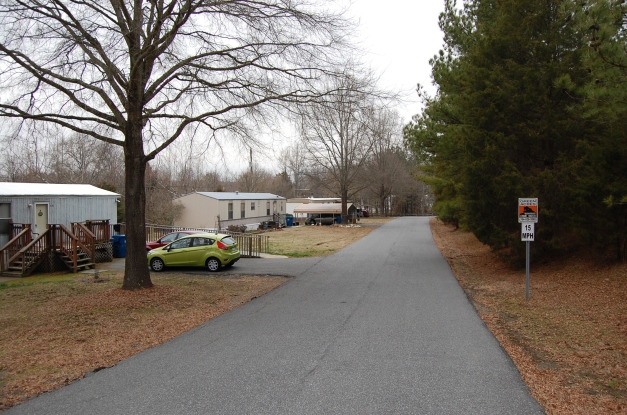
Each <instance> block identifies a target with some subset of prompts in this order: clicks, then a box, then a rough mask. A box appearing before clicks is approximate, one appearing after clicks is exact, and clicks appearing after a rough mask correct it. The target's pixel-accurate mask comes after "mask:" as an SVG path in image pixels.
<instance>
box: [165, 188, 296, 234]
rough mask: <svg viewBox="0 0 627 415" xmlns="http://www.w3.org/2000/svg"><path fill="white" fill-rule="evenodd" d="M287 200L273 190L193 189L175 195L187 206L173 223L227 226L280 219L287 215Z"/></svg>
mask: <svg viewBox="0 0 627 415" xmlns="http://www.w3.org/2000/svg"><path fill="white" fill-rule="evenodd" d="M286 200H287V199H285V198H284V197H281V196H278V195H275V194H272V193H243V192H194V193H190V194H188V195H185V196H181V197H179V198H178V199H175V202H176V203H180V204H181V205H183V207H184V209H183V212H182V214H181V217H180V218H178V219H177V220H176V221H175V223H174V225H175V226H184V227H195V228H210V229H215V228H221V229H225V228H227V227H228V226H229V225H253V224H254V225H259V224H260V223H261V222H264V221H271V220H275V221H277V222H279V221H282V220H284V219H285V209H286Z"/></svg>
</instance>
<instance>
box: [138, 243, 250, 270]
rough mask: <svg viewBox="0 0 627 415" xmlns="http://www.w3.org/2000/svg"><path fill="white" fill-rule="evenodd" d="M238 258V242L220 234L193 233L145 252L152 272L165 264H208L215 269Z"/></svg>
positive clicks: (205, 265) (184, 265) (167, 265)
mask: <svg viewBox="0 0 627 415" xmlns="http://www.w3.org/2000/svg"><path fill="white" fill-rule="evenodd" d="M239 258H240V253H239V249H238V246H237V242H236V241H235V239H233V238H232V237H231V236H230V235H225V234H222V233H195V234H193V235H187V236H184V237H182V238H181V239H177V240H176V241H174V242H171V243H169V244H168V245H166V246H163V247H161V248H157V249H153V250H151V251H149V252H148V266H149V267H150V269H152V270H153V271H156V272H159V271H163V270H164V269H165V267H207V269H209V271H211V272H216V271H218V270H219V269H220V268H221V267H223V266H224V267H230V266H231V265H233V264H234V263H235V262H237V261H238V260H239Z"/></svg>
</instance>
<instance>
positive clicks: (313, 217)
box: [305, 213, 341, 225]
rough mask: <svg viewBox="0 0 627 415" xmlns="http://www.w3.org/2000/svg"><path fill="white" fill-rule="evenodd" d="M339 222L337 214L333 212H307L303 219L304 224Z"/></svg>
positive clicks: (331, 223)
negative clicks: (305, 217)
mask: <svg viewBox="0 0 627 415" xmlns="http://www.w3.org/2000/svg"><path fill="white" fill-rule="evenodd" d="M338 222H341V219H340V216H339V215H334V214H333V213H319V214H309V215H307V219H306V220H305V225H333V224H334V223H338Z"/></svg>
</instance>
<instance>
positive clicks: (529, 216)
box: [518, 198, 538, 223]
mask: <svg viewBox="0 0 627 415" xmlns="http://www.w3.org/2000/svg"><path fill="white" fill-rule="evenodd" d="M518 222H520V223H523V222H533V223H537V222H538V199H537V198H533V199H530V198H520V199H518Z"/></svg>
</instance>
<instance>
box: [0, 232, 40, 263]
mask: <svg viewBox="0 0 627 415" xmlns="http://www.w3.org/2000/svg"><path fill="white" fill-rule="evenodd" d="M21 229H22V230H21V231H19V232H18V233H17V235H15V236H14V237H13V239H11V240H10V241H9V242H7V243H6V244H5V245H4V246H3V247H2V248H0V272H4V271H7V270H8V267H9V264H10V262H9V259H10V258H12V257H14V256H15V255H16V254H17V253H18V252H19V251H20V249H22V248H24V247H25V246H27V245H28V244H29V243H31V242H32V240H33V234H32V233H31V230H30V225H29V226H25V227H23V228H21Z"/></svg>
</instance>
